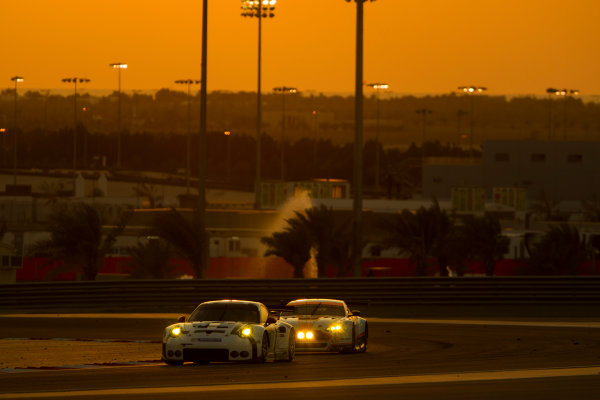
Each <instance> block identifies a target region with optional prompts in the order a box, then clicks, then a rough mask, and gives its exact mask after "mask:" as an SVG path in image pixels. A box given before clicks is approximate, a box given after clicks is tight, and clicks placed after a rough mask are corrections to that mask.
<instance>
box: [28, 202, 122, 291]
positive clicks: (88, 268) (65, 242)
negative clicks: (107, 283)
mask: <svg viewBox="0 0 600 400" xmlns="http://www.w3.org/2000/svg"><path fill="white" fill-rule="evenodd" d="M128 217H129V213H123V215H122V216H121V219H120V221H119V223H118V224H117V226H116V227H115V228H113V229H111V230H110V231H109V232H108V233H107V234H104V233H103V229H102V221H101V217H100V214H99V213H98V211H97V210H96V209H95V208H93V207H92V206H90V205H88V204H85V203H77V204H75V205H74V206H73V207H72V208H69V207H63V208H60V209H59V210H57V211H56V212H55V213H54V214H52V215H51V216H50V220H49V224H48V231H49V232H50V239H46V240H40V241H37V242H36V243H34V244H33V245H32V246H31V247H30V249H29V251H28V253H29V254H32V255H35V256H42V257H47V258H48V259H47V261H46V262H45V263H44V265H47V264H51V263H54V262H57V261H59V262H62V263H63V264H62V266H61V267H59V268H58V270H60V271H62V270H65V271H69V270H71V271H72V270H74V271H78V272H81V273H82V276H83V279H84V280H94V279H96V276H97V275H98V270H99V269H100V267H101V266H102V264H103V262H104V256H105V255H106V254H107V253H108V252H109V251H110V249H111V248H112V246H113V244H114V243H115V240H116V237H117V235H119V234H120V233H121V232H122V231H123V229H124V227H125V225H126V223H127V220H128Z"/></svg>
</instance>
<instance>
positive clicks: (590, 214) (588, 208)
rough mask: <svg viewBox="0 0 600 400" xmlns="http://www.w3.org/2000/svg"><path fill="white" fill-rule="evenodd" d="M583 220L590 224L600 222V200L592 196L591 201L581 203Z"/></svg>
mask: <svg viewBox="0 0 600 400" xmlns="http://www.w3.org/2000/svg"><path fill="white" fill-rule="evenodd" d="M581 208H582V209H583V212H584V216H585V219H586V220H587V221H590V222H600V199H598V196H596V195H594V196H593V197H592V199H591V200H584V201H582V202H581Z"/></svg>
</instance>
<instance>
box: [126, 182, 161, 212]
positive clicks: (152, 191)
mask: <svg viewBox="0 0 600 400" xmlns="http://www.w3.org/2000/svg"><path fill="white" fill-rule="evenodd" d="M132 189H133V193H135V195H136V196H138V197H141V198H145V199H148V207H149V208H154V207H156V196H157V193H158V191H157V190H156V187H155V186H154V185H153V184H151V183H139V184H137V185H136V186H134V187H133V188H132Z"/></svg>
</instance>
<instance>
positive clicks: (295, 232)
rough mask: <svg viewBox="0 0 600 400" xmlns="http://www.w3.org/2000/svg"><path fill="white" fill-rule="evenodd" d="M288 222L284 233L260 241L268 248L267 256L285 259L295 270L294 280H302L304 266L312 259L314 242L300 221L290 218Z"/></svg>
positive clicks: (275, 233)
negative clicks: (311, 252)
mask: <svg viewBox="0 0 600 400" xmlns="http://www.w3.org/2000/svg"><path fill="white" fill-rule="evenodd" d="M286 222H287V223H288V226H286V227H285V228H284V230H283V231H281V232H274V233H273V234H272V235H271V236H267V237H263V238H261V239H260V241H261V242H262V243H264V244H265V245H267V246H268V249H267V251H266V252H265V256H278V257H281V258H283V259H284V260H285V261H286V262H287V263H288V264H290V265H291V266H292V268H294V278H302V277H304V275H303V269H304V265H305V264H306V263H307V262H308V260H309V259H310V249H311V247H312V241H311V238H310V234H309V232H308V230H307V229H306V226H305V225H303V224H302V223H301V222H300V221H299V220H298V219H295V218H290V219H287V220H286Z"/></svg>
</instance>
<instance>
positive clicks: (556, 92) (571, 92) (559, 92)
mask: <svg viewBox="0 0 600 400" xmlns="http://www.w3.org/2000/svg"><path fill="white" fill-rule="evenodd" d="M546 93H548V140H550V139H551V138H552V96H561V97H563V98H564V100H563V101H564V103H563V140H567V101H568V97H569V96H578V95H579V90H577V89H555V88H548V89H546Z"/></svg>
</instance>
